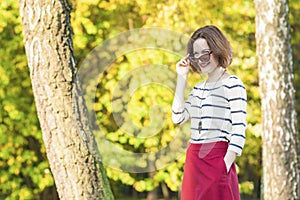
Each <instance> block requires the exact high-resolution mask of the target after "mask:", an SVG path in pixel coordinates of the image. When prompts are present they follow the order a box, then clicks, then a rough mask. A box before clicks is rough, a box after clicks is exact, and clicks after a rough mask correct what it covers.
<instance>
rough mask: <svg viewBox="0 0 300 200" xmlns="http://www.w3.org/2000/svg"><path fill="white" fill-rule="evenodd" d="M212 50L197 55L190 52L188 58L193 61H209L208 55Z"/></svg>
mask: <svg viewBox="0 0 300 200" xmlns="http://www.w3.org/2000/svg"><path fill="white" fill-rule="evenodd" d="M212 53H213V52H212V51H207V52H205V53H204V54H202V55H201V56H199V57H194V55H193V54H191V56H189V60H190V61H191V62H193V63H199V62H200V63H207V62H209V61H210V55H211V54H212Z"/></svg>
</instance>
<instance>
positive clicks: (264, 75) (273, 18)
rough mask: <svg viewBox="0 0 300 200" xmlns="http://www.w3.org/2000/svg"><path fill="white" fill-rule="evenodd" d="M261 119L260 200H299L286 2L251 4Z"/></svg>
mask: <svg viewBox="0 0 300 200" xmlns="http://www.w3.org/2000/svg"><path fill="white" fill-rule="evenodd" d="M255 6H256V42H257V55H258V67H259V75H260V78H259V81H260V89H261V101H262V118H263V134H262V140H263V199H264V200H268V199H270V200H271V199H272V200H277V199H278V200H281V199H299V182H300V179H299V169H298V164H297V163H298V162H299V161H298V160H297V159H298V158H297V154H299V151H298V146H297V145H298V144H297V143H298V132H297V127H296V126H297V118H296V110H295V89H294V86H293V82H294V76H293V63H292V49H291V44H290V33H289V31H290V27H289V21H288V0H268V1H265V0H255Z"/></svg>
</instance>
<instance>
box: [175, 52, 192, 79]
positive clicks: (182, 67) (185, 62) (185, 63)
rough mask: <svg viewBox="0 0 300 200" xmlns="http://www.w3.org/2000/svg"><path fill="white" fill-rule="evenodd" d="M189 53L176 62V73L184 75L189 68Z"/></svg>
mask: <svg viewBox="0 0 300 200" xmlns="http://www.w3.org/2000/svg"><path fill="white" fill-rule="evenodd" d="M188 57H189V54H188V55H186V56H185V57H183V58H182V59H181V60H179V61H178V62H177V63H176V72H177V74H178V75H186V74H188V73H189V70H190V61H189V59H188Z"/></svg>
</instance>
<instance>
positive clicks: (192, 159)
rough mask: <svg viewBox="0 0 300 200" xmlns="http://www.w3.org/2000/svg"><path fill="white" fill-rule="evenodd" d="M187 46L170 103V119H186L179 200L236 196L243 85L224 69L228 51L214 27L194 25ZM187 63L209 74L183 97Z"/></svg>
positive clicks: (242, 133)
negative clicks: (186, 141) (188, 133)
mask: <svg viewBox="0 0 300 200" xmlns="http://www.w3.org/2000/svg"><path fill="white" fill-rule="evenodd" d="M187 49H188V55H187V56H185V57H184V58H183V59H181V60H180V61H179V62H178V63H177V64H176V71H177V74H178V76H177V86H176V92H175V97H174V101H173V105H172V119H173V122H174V123H176V124H183V123H185V122H187V121H188V120H189V119H191V121H190V123H191V138H190V142H189V147H188V149H187V153H186V162H185V166H184V175H183V182H182V192H181V200H202V199H203V200H231V199H232V200H238V199H240V195H239V189H238V178H237V174H236V168H235V164H234V160H235V158H236V156H240V155H241V154H242V150H243V147H244V143H245V128H246V90H245V87H244V85H243V83H242V81H241V80H240V79H239V78H238V77H237V76H234V75H230V74H229V73H228V72H227V71H226V68H227V67H228V66H229V65H230V64H231V61H232V50H231V47H230V43H229V42H228V40H227V39H226V37H225V36H224V35H223V34H222V32H221V31H220V30H219V29H218V28H217V27H215V26H205V27H202V28H200V29H198V30H196V31H195V32H194V33H193V35H192V37H191V39H190V41H189V43H188V48H187ZM190 66H191V67H192V69H193V70H194V71H197V72H199V73H203V74H207V75H208V78H207V80H206V81H204V82H200V83H198V84H196V86H195V87H194V88H193V90H192V91H191V93H190V95H189V96H188V99H187V101H186V102H184V90H185V87H186V82H187V77H188V73H189V67H190Z"/></svg>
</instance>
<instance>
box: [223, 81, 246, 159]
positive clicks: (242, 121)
mask: <svg viewBox="0 0 300 200" xmlns="http://www.w3.org/2000/svg"><path fill="white" fill-rule="evenodd" d="M227 89H228V101H229V106H230V112H231V121H232V129H231V132H230V133H231V139H230V143H229V147H228V150H231V151H234V152H236V153H237V155H238V156H240V155H241V154H242V150H243V148H244V144H245V139H246V136H245V130H246V106H247V95H246V89H245V86H244V84H243V82H242V81H241V80H240V79H239V78H238V77H235V76H233V77H231V78H230V84H229V85H228V87H227Z"/></svg>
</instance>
